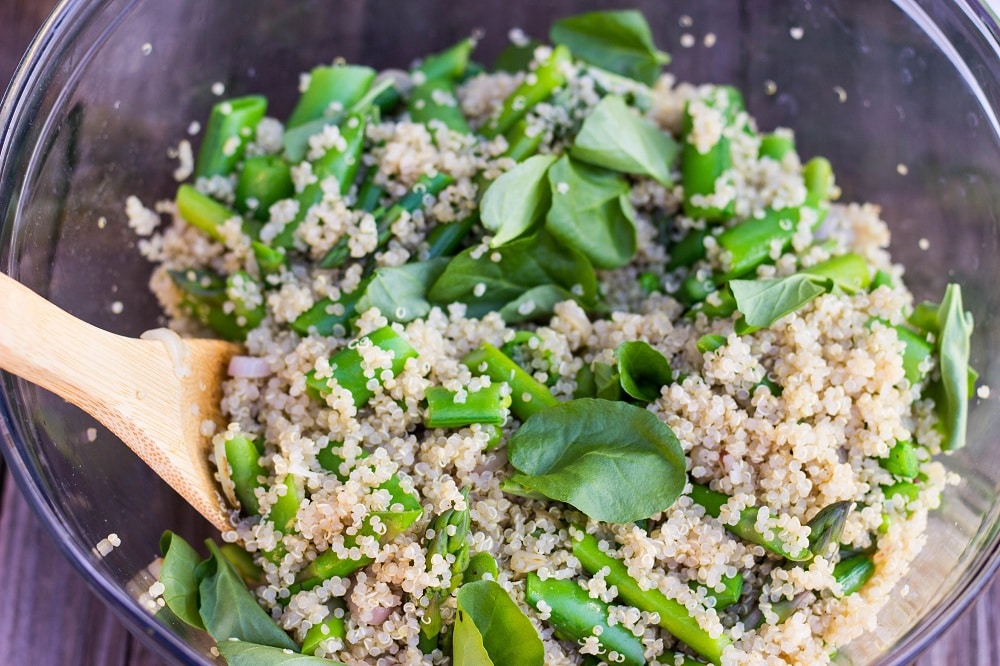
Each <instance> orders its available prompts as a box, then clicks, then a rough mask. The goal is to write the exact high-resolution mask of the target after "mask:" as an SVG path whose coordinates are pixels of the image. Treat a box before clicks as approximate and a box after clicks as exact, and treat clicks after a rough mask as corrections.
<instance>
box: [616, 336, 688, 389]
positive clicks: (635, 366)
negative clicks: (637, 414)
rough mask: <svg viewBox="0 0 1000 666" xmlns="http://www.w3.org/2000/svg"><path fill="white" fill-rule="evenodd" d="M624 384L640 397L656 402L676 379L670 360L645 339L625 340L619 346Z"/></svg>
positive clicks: (620, 373)
mask: <svg viewBox="0 0 1000 666" xmlns="http://www.w3.org/2000/svg"><path fill="white" fill-rule="evenodd" d="M615 356H617V357H618V374H619V379H620V381H621V385H622V388H623V389H624V390H625V392H626V393H628V394H629V395H630V396H632V397H633V398H635V399H636V400H642V401H644V402H653V401H654V400H656V399H657V398H659V397H660V389H661V388H663V387H664V386H666V385H667V384H669V383H670V382H672V381H674V372H673V370H671V369H670V361H668V360H667V358H666V357H665V356H664V355H663V354H661V353H660V352H658V351H656V350H655V349H653V348H652V347H650V346H649V344H648V343H645V342H643V341H641V340H633V341H630V342H623V343H621V344H620V345H619V346H618V349H616V350H615Z"/></svg>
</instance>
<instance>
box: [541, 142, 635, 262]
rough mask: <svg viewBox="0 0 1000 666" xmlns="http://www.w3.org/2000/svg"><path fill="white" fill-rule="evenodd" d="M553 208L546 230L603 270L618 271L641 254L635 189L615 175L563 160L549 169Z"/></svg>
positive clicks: (597, 168)
mask: <svg viewBox="0 0 1000 666" xmlns="http://www.w3.org/2000/svg"><path fill="white" fill-rule="evenodd" d="M549 184H550V185H551V186H552V208H551V209H550V210H549V214H548V217H547V218H546V220H545V228H546V229H547V230H548V231H549V233H551V234H552V235H553V236H554V237H555V238H556V239H557V240H559V241H560V242H561V243H562V244H563V245H566V246H568V247H571V248H574V249H577V250H579V251H580V252H582V253H583V254H584V255H586V256H587V258H588V259H590V261H591V263H593V264H594V266H596V267H598V268H617V267H618V266H623V265H625V264H627V263H628V262H629V260H630V259H631V258H632V255H633V254H635V250H636V236H635V211H633V210H632V204H631V203H630V202H629V199H628V193H629V185H628V183H627V182H626V181H625V179H624V178H623V177H622V176H621V175H620V174H617V173H615V172H613V171H609V170H607V169H602V168H600V167H594V166H590V165H588V164H584V163H582V162H577V161H575V160H572V159H570V158H569V157H562V158H560V159H559V161H558V162H556V163H555V164H553V165H552V166H551V167H549Z"/></svg>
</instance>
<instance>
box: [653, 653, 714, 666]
mask: <svg viewBox="0 0 1000 666" xmlns="http://www.w3.org/2000/svg"><path fill="white" fill-rule="evenodd" d="M653 663H656V664H662V665H663V666H704V664H705V662H703V661H698V660H697V659H694V658H692V657H689V656H687V655H686V654H684V653H683V652H674V651H673V650H666V651H665V652H664V653H663V654H661V655H660V656H659V657H657V658H656V661H655V662H653Z"/></svg>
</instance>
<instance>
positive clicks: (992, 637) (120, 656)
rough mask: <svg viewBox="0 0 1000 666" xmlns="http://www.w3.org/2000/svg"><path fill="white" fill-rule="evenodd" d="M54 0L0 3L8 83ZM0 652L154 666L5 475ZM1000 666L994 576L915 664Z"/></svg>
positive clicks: (33, 658)
mask: <svg viewBox="0 0 1000 666" xmlns="http://www.w3.org/2000/svg"><path fill="white" fill-rule="evenodd" d="M54 4H55V2H54V0H0V83H2V84H6V82H7V81H9V80H10V77H11V75H12V74H13V71H14V68H15V66H16V64H17V62H18V60H19V59H20V56H21V54H22V53H23V51H24V50H25V48H26V47H27V45H28V43H29V41H30V39H31V37H32V35H33V34H34V32H35V30H36V29H37V28H38V26H39V25H40V24H41V23H42V21H43V20H44V18H45V16H46V15H47V14H48V12H49V10H50V9H51V7H52V6H53V5H54ZM0 487H2V491H3V492H2V497H0V579H2V580H3V581H4V583H3V589H4V597H5V603H4V604H3V606H2V607H0V655H2V659H0V660H2V661H3V663H32V664H38V665H39V666H48V665H53V666H54V665H56V664H101V665H102V666H104V665H106V666H160V665H161V664H162V661H161V660H159V659H158V658H157V657H155V656H154V655H152V654H151V653H150V652H149V651H148V650H146V649H145V648H144V647H143V646H142V645H140V644H139V643H138V641H136V640H135V639H134V638H133V637H131V636H130V635H129V634H128V633H127V632H126V631H125V630H124V629H123V628H122V626H121V624H120V623H119V622H118V620H117V618H115V616H114V615H113V614H112V613H111V612H110V611H109V610H107V609H106V608H105V607H104V606H103V605H102V604H101V602H100V601H99V600H98V599H97V597H96V596H95V595H93V594H92V593H91V592H90V591H89V589H88V588H87V587H86V585H85V584H84V583H83V581H82V580H81V578H80V577H79V576H78V575H77V574H76V572H75V571H74V570H73V568H72V567H71V566H70V565H69V563H68V562H67V561H66V560H65V558H64V557H63V556H62V554H61V553H60V552H59V551H58V549H57V548H56V547H55V545H54V544H53V543H52V540H51V539H50V537H49V536H48V535H47V534H46V533H45V531H44V530H43V529H42V528H41V526H40V525H39V523H38V521H37V519H36V518H35V516H34V515H33V513H32V512H31V510H30V508H29V507H28V505H27V503H26V502H25V501H24V499H23V498H22V497H21V495H20V492H19V491H18V490H17V489H16V488H15V486H14V484H13V482H12V481H11V480H10V477H9V475H7V474H5V475H4V476H3V478H2V481H0ZM997 663H1000V580H998V581H994V583H993V584H992V586H991V587H990V588H989V589H988V590H987V591H986V593H985V594H984V595H983V597H982V598H981V599H979V600H978V602H977V603H976V604H975V605H974V606H973V608H972V609H970V610H969V612H967V613H966V614H965V615H964V616H963V617H962V618H961V619H959V621H958V622H956V623H955V625H954V626H953V627H951V629H949V631H947V632H946V633H945V634H944V635H943V636H942V637H941V638H940V639H939V640H938V641H937V642H936V643H935V645H934V646H933V647H932V648H931V649H930V650H929V651H928V652H927V653H926V654H925V655H923V656H922V657H921V658H920V659H919V660H918V661H917V662H916V664H917V666H949V665H953V664H963V665H968V666H987V665H990V666H992V665H993V664H997Z"/></svg>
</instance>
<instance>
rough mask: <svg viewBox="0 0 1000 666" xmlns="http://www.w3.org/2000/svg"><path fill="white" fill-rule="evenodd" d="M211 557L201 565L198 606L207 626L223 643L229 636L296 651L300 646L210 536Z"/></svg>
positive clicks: (197, 573)
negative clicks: (255, 595)
mask: <svg viewBox="0 0 1000 666" xmlns="http://www.w3.org/2000/svg"><path fill="white" fill-rule="evenodd" d="M205 545H206V546H208V550H209V553H210V556H209V559H208V560H206V561H205V562H202V563H201V564H199V565H198V568H197V569H196V571H195V576H196V577H197V579H198V593H199V597H200V599H201V602H200V606H199V609H198V612H199V614H200V615H201V619H202V621H203V622H204V623H205V629H206V630H207V631H208V633H209V634H211V635H212V638H214V639H215V640H216V641H217V642H218V643H219V645H220V648H221V646H222V644H223V643H224V642H226V641H228V640H229V639H230V638H237V639H239V640H240V641H247V642H250V643H258V644H260V645H269V646H271V647H275V648H280V649H287V650H295V649H297V648H298V646H297V645H296V644H295V642H294V641H293V640H292V639H291V638H289V637H288V634H286V633H285V632H284V631H282V630H281V628H280V627H279V626H278V625H277V624H275V623H274V620H272V619H271V616H270V615H269V614H268V613H267V612H266V611H265V610H264V609H263V608H261V607H260V605H259V604H258V603H257V600H256V599H255V598H254V596H253V594H251V593H250V590H248V589H247V587H246V585H245V584H244V583H243V579H242V578H241V577H240V574H239V572H237V571H236V568H235V567H234V566H233V565H232V564H230V562H229V560H227V559H226V557H225V556H224V555H223V554H222V551H220V550H219V548H218V546H216V545H215V542H213V541H212V540H211V539H209V540H208V541H206V542H205Z"/></svg>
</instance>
